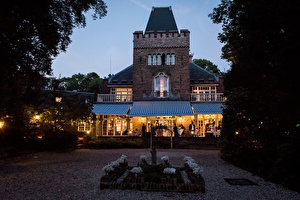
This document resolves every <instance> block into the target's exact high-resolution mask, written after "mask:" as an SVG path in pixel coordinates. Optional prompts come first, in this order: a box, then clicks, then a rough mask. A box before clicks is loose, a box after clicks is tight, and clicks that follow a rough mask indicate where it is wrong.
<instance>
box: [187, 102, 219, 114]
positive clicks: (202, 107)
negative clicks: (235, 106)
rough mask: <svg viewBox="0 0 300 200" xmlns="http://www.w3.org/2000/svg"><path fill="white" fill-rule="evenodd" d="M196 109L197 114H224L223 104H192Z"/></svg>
mask: <svg viewBox="0 0 300 200" xmlns="http://www.w3.org/2000/svg"><path fill="white" fill-rule="evenodd" d="M191 105H192V107H193V108H194V112H195V114H221V113H222V105H223V104H222V103H216V102H211V103H203V102H201V103H191Z"/></svg>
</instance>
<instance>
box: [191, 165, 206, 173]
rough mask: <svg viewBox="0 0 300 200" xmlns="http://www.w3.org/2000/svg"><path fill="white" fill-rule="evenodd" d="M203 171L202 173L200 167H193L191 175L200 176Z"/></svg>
mask: <svg viewBox="0 0 300 200" xmlns="http://www.w3.org/2000/svg"><path fill="white" fill-rule="evenodd" d="M203 171H204V170H203V168H202V167H200V166H198V167H195V168H194V169H193V173H194V174H196V175H200V174H201V173H202V172H203Z"/></svg>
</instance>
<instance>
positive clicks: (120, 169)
mask: <svg viewBox="0 0 300 200" xmlns="http://www.w3.org/2000/svg"><path fill="white" fill-rule="evenodd" d="M124 158H125V159H124ZM119 159H121V160H124V162H122V163H121V164H118V160H119ZM119 159H118V160H116V161H113V162H111V163H110V164H108V165H106V166H105V167H103V171H104V172H105V175H104V176H102V177H101V178H100V188H101V189H105V188H108V189H138V190H144V191H176V192H203V193H204V192H205V182H204V179H203V178H202V176H201V172H202V171H203V169H202V168H201V167H200V166H199V165H198V164H196V163H195V162H194V160H193V159H192V158H190V157H185V158H184V161H185V163H184V166H183V167H174V166H171V164H170V163H169V158H168V156H164V157H162V158H161V160H162V163H161V164H157V165H150V164H148V163H147V160H146V156H141V157H140V162H139V163H138V165H137V166H128V164H127V161H126V156H125V155H122V156H121V158H119ZM116 162H117V163H116Z"/></svg>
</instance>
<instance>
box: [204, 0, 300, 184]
mask: <svg viewBox="0 0 300 200" xmlns="http://www.w3.org/2000/svg"><path fill="white" fill-rule="evenodd" d="M299 11H300V8H299V6H297V5H296V2H295V1H289V2H287V1H284V0H265V1H252V0H243V1H240V0H222V1H221V4H220V5H219V6H218V7H217V8H215V9H214V10H213V13H211V14H210V15H209V16H210V17H211V19H212V20H213V22H214V23H222V30H223V32H222V33H220V34H219V40H220V41H221V42H223V43H224V46H223V48H222V52H223V53H222V57H223V58H225V59H226V60H228V61H229V62H231V69H230V70H229V71H228V73H227V74H226V75H225V79H224V87H225V95H226V97H227V100H226V102H225V108H224V110H223V127H222V131H221V138H222V142H223V146H222V155H223V158H226V159H227V160H231V161H243V162H247V163H251V164H253V166H255V167H257V168H259V169H257V170H258V171H260V172H265V173H266V174H267V176H268V178H272V179H273V180H276V181H278V180H280V179H281V181H284V182H285V183H286V184H287V185H289V186H292V185H293V184H294V183H293V181H292V180H290V179H289V180H287V178H288V177H291V176H295V177H298V178H300V175H299V173H294V172H293V171H296V170H292V169H294V168H295V167H296V166H297V167H300V165H299V164H297V165H294V166H288V164H287V163H289V162H290V163H292V160H293V159H295V160H299V158H300V155H299V153H298V152H299V150H300V149H299V143H300V140H299V124H300V121H299V119H300V107H299V105H298V102H297V97H296V96H297V95H298V94H297V91H299V86H298V85H297V84H296V82H297V80H299V79H300V69H299V67H296V66H297V63H298V59H297V54H298V48H299V44H300V40H299V30H298V28H297V26H296V25H295V23H294V20H295V19H297V18H298V13H299ZM288 151H290V152H288ZM287 154H289V159H290V160H289V159H287V158H286V157H285V158H284V157H283V156H287ZM258 163H259V164H258ZM270 168H271V169H273V170H270ZM267 170H269V171H267ZM279 171H280V173H279ZM279 174H280V175H279ZM283 174H285V175H286V177H285V175H283ZM291 174H293V175H291ZM297 189H299V188H297Z"/></svg>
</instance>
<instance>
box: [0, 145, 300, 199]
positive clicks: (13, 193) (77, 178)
mask: <svg viewBox="0 0 300 200" xmlns="http://www.w3.org/2000/svg"><path fill="white" fill-rule="evenodd" d="M122 154H125V155H127V157H128V162H129V165H136V164H137V163H138V161H139V157H140V155H146V156H147V157H148V161H149V162H150V161H151V154H150V149H119V150H107V149H104V150H90V149H77V150H75V151H72V152H65V153H53V152H42V153H36V154H31V155H27V156H22V157H17V158H11V159H7V160H0V180H1V181H0V199H2V200H6V199H14V200H18V199H20V200H21V199H22V200H26V199H33V200H34V199H43V200H44V199H55V200H58V199H76V200H77V199H100V200H106V199H107V200H122V199H124V200H131V199H133V200H137V199H143V200H147V199H155V200H156V199H159V200H165V199H168V200H177V199H178V200H184V199H189V200H193V199H215V200H217V199H226V200H228V199H243V200H248V199H249V200H255V199H259V200H265V199H270V200H271V199H272V200H277V199H278V200H285V199H287V200H296V199H300V194H299V193H297V192H293V191H290V190H288V189H285V188H283V187H281V186H279V185H276V184H273V183H270V182H266V181H264V180H263V179H262V178H259V177H257V176H254V175H252V174H251V173H249V172H247V171H244V170H241V169H239V168H237V167H234V166H233V165H231V164H228V163H226V162H224V161H223V160H221V159H220V158H219V151H218V150H178V149H157V158H158V162H161V160H160V158H161V157H162V156H165V155H167V156H169V158H170V163H171V164H173V165H175V166H182V165H183V157H184V156H191V157H193V158H194V159H195V161H196V163H198V164H199V165H201V166H202V167H203V168H204V172H203V178H204V180H205V182H206V193H175V192H144V191H137V190H108V189H100V188H99V184H100V181H99V180H100V177H101V176H102V175H103V172H102V167H103V166H104V165H106V164H107V163H108V162H110V161H113V160H115V159H117V158H119V157H120V156H121V155H122ZM224 178H246V179H249V180H251V181H253V182H255V183H256V184H257V185H244V186H240V185H230V184H228V183H227V182H226V181H224Z"/></svg>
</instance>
